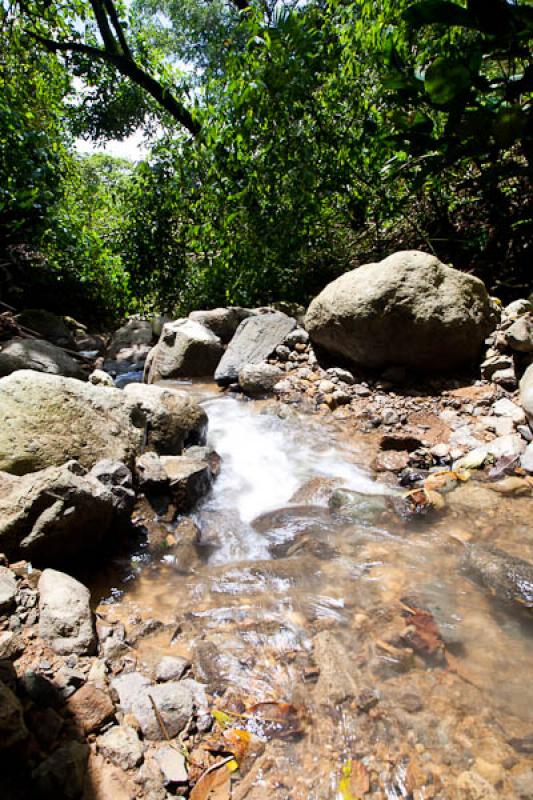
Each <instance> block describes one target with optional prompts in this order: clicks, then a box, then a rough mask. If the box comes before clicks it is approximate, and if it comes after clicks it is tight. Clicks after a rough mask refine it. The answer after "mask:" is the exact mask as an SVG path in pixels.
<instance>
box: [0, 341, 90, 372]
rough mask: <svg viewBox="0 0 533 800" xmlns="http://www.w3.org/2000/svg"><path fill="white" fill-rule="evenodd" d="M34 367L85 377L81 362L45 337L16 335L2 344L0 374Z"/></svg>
mask: <svg viewBox="0 0 533 800" xmlns="http://www.w3.org/2000/svg"><path fill="white" fill-rule="evenodd" d="M20 369H32V370H36V371H37V372H46V373H49V374H50V375H65V376H66V377H68V378H80V379H83V378H84V377H85V372H84V371H83V368H82V366H81V363H80V362H79V361H77V359H75V358H73V357H72V356H70V355H69V354H68V353H66V352H65V351H64V350H62V349H61V348H60V347H56V345H55V344H52V343H51V342H47V341H46V340H45V339H23V338H19V337H15V338H14V339H10V340H9V341H8V342H3V343H2V344H1V345H0V375H10V374H11V373H12V372H15V371H16V370H20Z"/></svg>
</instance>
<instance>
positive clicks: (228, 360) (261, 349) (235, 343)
mask: <svg viewBox="0 0 533 800" xmlns="http://www.w3.org/2000/svg"><path fill="white" fill-rule="evenodd" d="M295 325H296V323H295V321H294V319H292V318H291V317H288V316H287V315H286V314H282V313H280V312H275V313H272V314H261V315H258V316H254V317H249V318H248V319H245V320H244V321H243V322H241V324H240V325H239V327H238V329H237V332H236V333H235V336H234V337H233V339H232V340H231V342H230V343H229V345H228V349H227V350H226V352H225V353H224V355H223V357H222V359H221V361H220V363H219V365H218V367H217V369H216V371H215V380H216V381H217V383H219V384H221V385H223V386H227V385H228V384H230V383H233V382H234V381H236V380H237V379H238V376H239V372H240V371H241V369H242V368H243V367H245V366H246V365H249V364H260V363H262V362H263V361H265V360H266V359H267V358H268V357H269V356H270V355H271V354H272V353H273V352H274V351H275V349H276V347H277V346H278V345H280V344H282V343H283V342H284V340H285V338H286V336H287V335H288V334H289V333H290V332H291V331H292V330H294V328H295Z"/></svg>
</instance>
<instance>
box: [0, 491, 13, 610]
mask: <svg viewBox="0 0 533 800" xmlns="http://www.w3.org/2000/svg"><path fill="white" fill-rule="evenodd" d="M0 509H1V506H0ZM1 544H2V540H1V534H0V545H1ZM2 549H4V550H5V548H4V547H3V546H2ZM16 594H17V580H16V578H15V575H14V574H13V573H12V572H11V570H10V569H8V568H7V567H0V614H5V613H6V611H9V610H10V609H11V608H12V607H13V605H14V603H15V597H16Z"/></svg>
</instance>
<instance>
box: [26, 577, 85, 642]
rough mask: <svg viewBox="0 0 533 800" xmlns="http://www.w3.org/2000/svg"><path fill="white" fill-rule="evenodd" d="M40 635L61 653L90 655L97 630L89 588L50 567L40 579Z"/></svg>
mask: <svg viewBox="0 0 533 800" xmlns="http://www.w3.org/2000/svg"><path fill="white" fill-rule="evenodd" d="M39 594H40V598H39V615H40V616H39V635H40V636H41V638H43V639H44V640H45V641H46V642H48V644H49V645H50V647H51V648H52V649H53V650H54V651H55V652H56V653H60V654H61V655H69V654H70V653H77V654H78V655H90V654H91V653H92V652H94V649H95V647H96V634H95V629H94V621H93V615H92V611H91V608H90V599H91V595H90V592H89V590H88V589H87V588H86V587H85V586H84V585H83V584H82V583H80V582H79V581H77V580H75V579H74V578H72V577H70V575H66V574H65V573H63V572H58V571H57V570H53V569H45V570H44V572H43V574H42V575H41V578H40V580H39Z"/></svg>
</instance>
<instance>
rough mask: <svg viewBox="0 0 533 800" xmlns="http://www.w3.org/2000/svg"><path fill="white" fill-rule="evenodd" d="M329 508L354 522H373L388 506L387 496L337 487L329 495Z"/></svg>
mask: <svg viewBox="0 0 533 800" xmlns="http://www.w3.org/2000/svg"><path fill="white" fill-rule="evenodd" d="M329 508H330V509H331V511H333V512H334V513H336V514H341V515H342V516H345V517H348V518H349V519H352V520H353V521H354V522H365V523H370V524H372V523H374V522H376V521H377V520H378V519H379V517H380V516H381V515H382V514H383V512H384V511H386V510H387V508H388V503H387V496H386V495H382V494H362V493H361V492H354V491H351V490H350V489H337V490H335V491H334V492H333V494H332V495H331V498H330V501H329Z"/></svg>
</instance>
